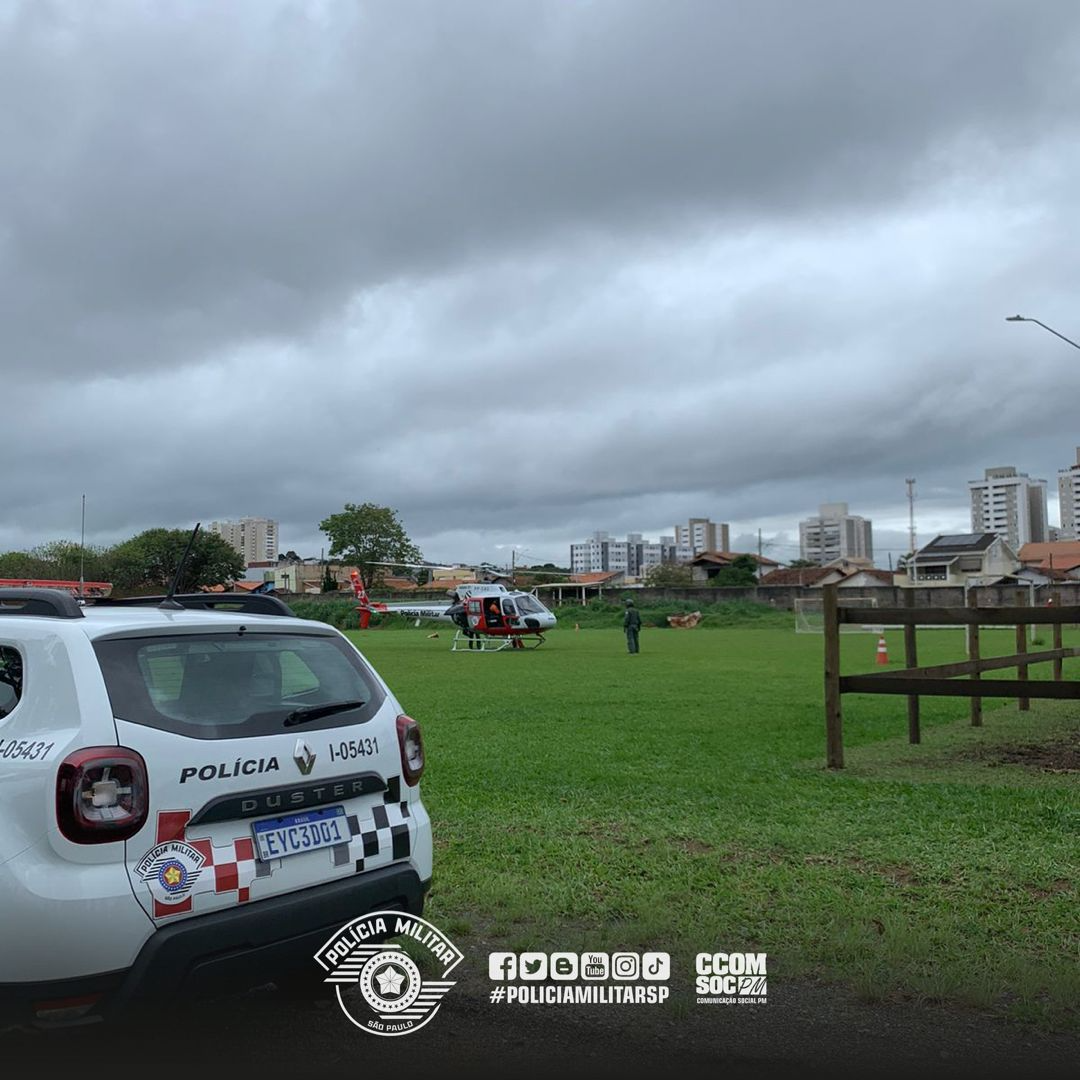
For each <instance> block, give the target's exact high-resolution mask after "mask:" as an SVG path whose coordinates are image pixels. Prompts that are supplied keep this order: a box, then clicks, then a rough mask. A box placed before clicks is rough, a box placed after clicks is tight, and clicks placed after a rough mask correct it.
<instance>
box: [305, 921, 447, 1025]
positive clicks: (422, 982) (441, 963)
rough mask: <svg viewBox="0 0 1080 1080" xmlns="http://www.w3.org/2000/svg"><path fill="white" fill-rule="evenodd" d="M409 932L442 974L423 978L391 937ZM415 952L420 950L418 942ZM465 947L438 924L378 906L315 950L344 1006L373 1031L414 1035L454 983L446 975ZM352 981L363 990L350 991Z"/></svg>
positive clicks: (351, 1016)
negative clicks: (458, 945)
mask: <svg viewBox="0 0 1080 1080" xmlns="http://www.w3.org/2000/svg"><path fill="white" fill-rule="evenodd" d="M398 937H404V938H408V939H409V940H410V941H411V942H414V943H415V944H416V945H418V946H419V949H420V952H421V954H426V955H427V956H429V957H430V958H431V959H432V960H433V961H434V963H435V965H436V969H437V971H436V974H437V978H424V977H423V976H422V975H421V974H420V968H419V966H418V965H417V963H416V961H415V960H414V959H413V957H412V956H410V955H409V953H408V952H406V951H405V949H404V948H402V946H401V945H398V944H395V943H392V942H389V941H388V940H387V939H388V938H398ZM412 952H413V953H414V954H416V953H417V948H413V949H412ZM462 955H463V954H462V952H461V950H460V949H459V948H458V947H457V946H456V945H455V944H454V943H453V942H452V941H451V940H450V939H449V938H448V937H447V936H446V935H445V934H444V933H443V932H442V931H441V930H440V929H439V928H438V927H437V926H433V925H432V924H431V923H429V922H428V921H427V920H426V919H421V918H420V917H419V916H416V915H407V914H404V913H403V912H400V911H373V912H371V914H369V915H363V916H361V917H360V918H359V919H353V921H352V922H351V923H348V924H346V925H345V926H343V927H342V928H341V929H340V930H339V931H338V932H337V933H336V934H335V935H334V936H333V937H332V938H331V939H330V940H329V941H328V942H326V944H325V945H323V947H322V948H321V949H320V950H319V951H318V952H317V953H316V954H315V960H316V961H317V962H318V964H319V966H320V967H321V968H322V969H323V971H325V972H326V973H327V975H326V978H325V979H324V980H323V981H324V982H326V983H329V984H330V985H331V986H333V987H334V993H335V995H336V997H337V1002H338V1005H340V1006H341V1011H342V1012H343V1013H344V1014H345V1015H346V1016H347V1017H348V1018H349V1020H350V1021H351V1022H352V1023H353V1024H355V1025H356V1026H357V1027H358V1028H360V1029H361V1030H362V1031H366V1032H368V1033H369V1034H371V1035H388V1036H393V1035H409V1034H411V1033H412V1032H414V1031H419V1030H420V1028H422V1027H423V1026H424V1025H425V1024H427V1023H428V1021H429V1020H431V1018H432V1017H433V1016H434V1015H435V1014H436V1013H437V1012H438V1011H439V1006H440V1005H441V1004H442V999H443V997H444V996H445V994H446V993H447V991H449V990H450V988H451V987H452V986H454V985H455V984H454V983H453V982H452V981H450V980H448V979H447V975H449V974H450V972H451V971H453V969H454V968H455V967H457V965H458V964H459V963H460V962H461V959H462ZM352 987H356V988H358V989H359V991H360V992H359V994H356V993H353V992H350V991H351V988H352Z"/></svg>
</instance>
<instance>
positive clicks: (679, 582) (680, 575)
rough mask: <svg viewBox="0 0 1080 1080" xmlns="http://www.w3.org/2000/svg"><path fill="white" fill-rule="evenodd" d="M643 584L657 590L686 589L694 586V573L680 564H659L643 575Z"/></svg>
mask: <svg viewBox="0 0 1080 1080" xmlns="http://www.w3.org/2000/svg"><path fill="white" fill-rule="evenodd" d="M645 584H646V585H649V586H653V587H657V588H671V589H686V588H689V587H690V586H691V585H693V584H694V572H693V571H692V570H691V569H690V567H689V566H686V565H685V564H682V563H661V564H660V565H659V566H654V567H653V568H652V569H651V570H650V571H649V572H648V573H647V574H646V575H645Z"/></svg>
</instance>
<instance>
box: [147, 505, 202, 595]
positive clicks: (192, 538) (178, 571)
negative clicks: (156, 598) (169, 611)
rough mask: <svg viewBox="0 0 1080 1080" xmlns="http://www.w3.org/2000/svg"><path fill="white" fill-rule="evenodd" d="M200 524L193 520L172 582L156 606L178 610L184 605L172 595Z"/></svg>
mask: <svg viewBox="0 0 1080 1080" xmlns="http://www.w3.org/2000/svg"><path fill="white" fill-rule="evenodd" d="M201 524H202V522H201V521H197V522H195V528H194V529H192V530H191V538H190V539H189V540H188V542H187V547H186V548H184V554H183V557H182V558H181V559H180V565H179V566H178V567H177V568H176V574H175V575H174V577H173V579H172V584H171V585H170V586H169V594H168V596H166V597H165V599H164V600H162V601H161V603H160V604H158V607H163V608H175V609H178V610H180V611H183V610H184V605H183V604H181V603H180V602H179V601H177V600H174V599H173V596H174V595H175V594H176V587H177V586H178V585H179V584H180V575H181V574H182V573H183V572H184V566H185V565H186V563H187V561H188V556H189V555H190V554H191V546H192V544H194V543H195V537H196V536H198V535H199V526H200V525H201Z"/></svg>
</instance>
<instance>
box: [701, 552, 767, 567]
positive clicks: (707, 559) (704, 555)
mask: <svg viewBox="0 0 1080 1080" xmlns="http://www.w3.org/2000/svg"><path fill="white" fill-rule="evenodd" d="M740 555H745V556H746V557H747V558H749V559H753V560H754V562H756V563H757V564H758V566H779V565H780V564H779V563H778V562H777V561H776V560H775V559H770V558H768V556H766V555H755V554H754V553H753V552H752V551H701V552H699V553H698V554H697V555H695V556H694V557H693V558H692V559H691V560H690V565H691V566H695V565H701V564H702V563H709V564H711V565H718V566H728V565H730V564H731V563H733V562H734V561H735V560H736V559H737V558H738V557H739V556H740Z"/></svg>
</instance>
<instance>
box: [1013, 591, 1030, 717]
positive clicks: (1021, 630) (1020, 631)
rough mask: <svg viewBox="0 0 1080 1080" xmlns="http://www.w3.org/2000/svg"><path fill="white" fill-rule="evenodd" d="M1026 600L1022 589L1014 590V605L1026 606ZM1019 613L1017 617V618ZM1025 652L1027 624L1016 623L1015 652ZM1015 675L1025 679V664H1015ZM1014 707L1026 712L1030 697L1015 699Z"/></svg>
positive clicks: (1026, 669) (1026, 673)
mask: <svg viewBox="0 0 1080 1080" xmlns="http://www.w3.org/2000/svg"><path fill="white" fill-rule="evenodd" d="M1027 602H1028V597H1027V592H1026V591H1025V590H1023V589H1017V590H1016V606H1017V607H1018V608H1020V607H1026V606H1027ZM1019 617H1020V616H1019V613H1018V614H1017V618H1019ZM1026 652H1027V626H1026V624H1021V623H1019V622H1018V623H1017V624H1016V653H1017V655H1018V656H1020V655H1022V654H1023V653H1026ZM1016 677H1017V678H1018V679H1026V678H1027V677H1028V666H1027V664H1017V665H1016ZM1016 707H1017V708H1018V709H1019V710H1020V711H1021V712H1027V711H1028V710H1029V709H1030V708H1031V699H1030V698H1026V697H1020V698H1017V699H1016Z"/></svg>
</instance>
